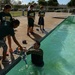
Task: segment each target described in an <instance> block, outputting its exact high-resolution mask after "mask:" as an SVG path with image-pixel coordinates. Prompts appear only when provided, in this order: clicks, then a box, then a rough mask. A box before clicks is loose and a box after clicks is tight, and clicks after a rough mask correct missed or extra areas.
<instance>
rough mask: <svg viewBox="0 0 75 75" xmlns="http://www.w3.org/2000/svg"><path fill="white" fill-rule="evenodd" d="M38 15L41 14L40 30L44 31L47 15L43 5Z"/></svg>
mask: <svg viewBox="0 0 75 75" xmlns="http://www.w3.org/2000/svg"><path fill="white" fill-rule="evenodd" d="M38 16H39V20H38V25H40V30H41V31H42V33H43V31H44V17H45V11H44V7H43V6H41V7H40V11H39V13H38Z"/></svg>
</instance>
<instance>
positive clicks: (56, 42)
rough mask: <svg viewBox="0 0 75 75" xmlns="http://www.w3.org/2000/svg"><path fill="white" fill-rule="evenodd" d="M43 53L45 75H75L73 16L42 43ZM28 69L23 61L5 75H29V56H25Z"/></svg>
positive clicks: (30, 67)
mask: <svg viewBox="0 0 75 75" xmlns="http://www.w3.org/2000/svg"><path fill="white" fill-rule="evenodd" d="M41 48H42V49H43V51H44V62H45V66H44V72H45V75H75V61H74V60H75V16H69V17H68V18H66V19H65V20H64V21H63V22H61V23H60V24H59V25H58V26H57V27H56V28H55V29H53V30H52V31H51V32H49V34H48V35H46V36H45V37H44V38H43V39H42V41H41ZM27 62H28V64H29V67H28V68H27V69H26V68H25V62H24V61H23V60H21V61H19V63H18V64H17V65H16V66H15V67H13V68H12V69H11V70H10V71H9V72H8V73H7V74H6V75H29V72H31V71H32V65H31V63H30V55H29V56H27Z"/></svg>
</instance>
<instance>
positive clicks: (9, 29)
mask: <svg viewBox="0 0 75 75" xmlns="http://www.w3.org/2000/svg"><path fill="white" fill-rule="evenodd" d="M19 24H20V22H19V20H14V21H12V23H11V25H7V26H5V25H2V26H0V47H2V48H3V58H2V62H9V61H8V60H7V59H6V52H7V44H6V42H5V40H4V37H6V36H8V35H10V36H11V37H12V39H13V40H14V42H15V43H16V44H17V45H18V46H19V47H20V49H21V50H23V48H22V46H21V45H20V44H19V42H18V41H17V39H16V37H15V33H14V29H13V28H17V27H18V26H19Z"/></svg>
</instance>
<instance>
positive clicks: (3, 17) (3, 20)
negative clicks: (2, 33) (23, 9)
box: [0, 5, 13, 52]
mask: <svg viewBox="0 0 75 75" xmlns="http://www.w3.org/2000/svg"><path fill="white" fill-rule="evenodd" d="M10 10H11V6H10V5H5V6H4V10H3V11H2V12H0V26H2V25H4V26H9V25H11V22H12V20H13V18H12V16H11V14H10ZM7 39H8V46H9V52H12V51H13V50H12V47H11V37H10V36H9V35H8V36H7Z"/></svg>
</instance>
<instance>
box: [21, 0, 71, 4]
mask: <svg viewBox="0 0 75 75" xmlns="http://www.w3.org/2000/svg"><path fill="white" fill-rule="evenodd" d="M20 1H22V4H28V3H29V2H31V1H35V2H37V1H38V0H20ZM69 1H70V0H58V3H59V4H67V3H68V2H69Z"/></svg>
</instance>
